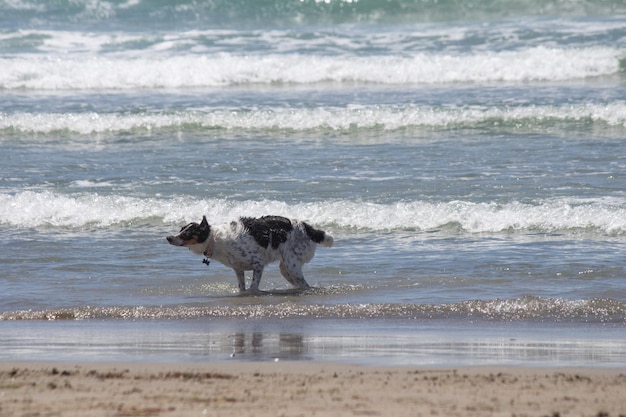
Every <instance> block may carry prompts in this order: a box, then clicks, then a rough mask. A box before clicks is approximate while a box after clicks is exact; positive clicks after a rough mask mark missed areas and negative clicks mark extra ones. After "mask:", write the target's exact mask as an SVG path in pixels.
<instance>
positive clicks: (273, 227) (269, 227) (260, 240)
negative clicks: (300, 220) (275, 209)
mask: <svg viewBox="0 0 626 417" xmlns="http://www.w3.org/2000/svg"><path fill="white" fill-rule="evenodd" d="M240 220H241V223H242V224H243V225H244V226H245V228H246V229H248V231H249V232H250V235H252V237H253V238H254V240H255V241H256V243H257V244H258V245H259V246H261V247H264V248H267V247H269V245H270V244H271V245H272V248H274V249H277V248H278V246H280V244H281V243H285V242H286V241H287V237H288V236H289V233H290V232H291V231H292V230H293V226H292V224H291V220H289V219H287V218H285V217H281V216H263V217H259V218H258V219H256V218H253V217H242V218H241V219H240Z"/></svg>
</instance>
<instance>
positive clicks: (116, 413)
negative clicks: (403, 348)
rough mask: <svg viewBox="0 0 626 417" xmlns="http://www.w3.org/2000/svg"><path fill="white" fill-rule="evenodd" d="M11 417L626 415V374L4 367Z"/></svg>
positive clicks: (0, 368) (326, 367) (3, 407)
mask: <svg viewBox="0 0 626 417" xmlns="http://www.w3.org/2000/svg"><path fill="white" fill-rule="evenodd" d="M0 415H1V416H13V417H21V416H81V417H84V416H94V417H98V416H107V417H126V416H133V417H134V416H206V415H209V416H272V417H274V416H550V417H553V416H593V417H601V416H615V417H618V416H626V371H625V370H621V369H571V368H566V369H544V368H521V367H462V368H449V369H435V368H432V369H431V368H413V367H363V366H352V365H335V364H303V363H293V362H291V363H282V362H281V363H235V364H200V365H195V364H137V363H134V364H126V363H116V364H101V363H97V364H90V363H84V364H70V363H38V362H28V363H26V362H19V363H12V362H6V363H2V364H0Z"/></svg>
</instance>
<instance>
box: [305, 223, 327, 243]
mask: <svg viewBox="0 0 626 417" xmlns="http://www.w3.org/2000/svg"><path fill="white" fill-rule="evenodd" d="M303 224H304V230H305V231H306V234H307V235H308V236H309V238H310V239H311V240H312V241H313V242H315V243H322V242H323V241H324V238H325V237H326V233H324V231H322V230H317V229H314V228H313V227H312V226H310V225H308V224H306V223H303Z"/></svg>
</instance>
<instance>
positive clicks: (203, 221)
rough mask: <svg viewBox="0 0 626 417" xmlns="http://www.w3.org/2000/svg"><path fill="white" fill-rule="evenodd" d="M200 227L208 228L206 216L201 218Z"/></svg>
mask: <svg viewBox="0 0 626 417" xmlns="http://www.w3.org/2000/svg"><path fill="white" fill-rule="evenodd" d="M200 227H202V228H203V229H208V228H209V222H207V221H206V216H202V223H200Z"/></svg>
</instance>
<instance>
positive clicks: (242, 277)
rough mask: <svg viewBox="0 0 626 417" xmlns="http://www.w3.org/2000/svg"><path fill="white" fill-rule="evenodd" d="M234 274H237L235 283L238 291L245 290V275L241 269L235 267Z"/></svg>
mask: <svg viewBox="0 0 626 417" xmlns="http://www.w3.org/2000/svg"><path fill="white" fill-rule="evenodd" d="M235 275H237V284H238V285H239V292H245V291H246V276H245V274H244V272H243V271H240V270H238V269H235Z"/></svg>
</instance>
